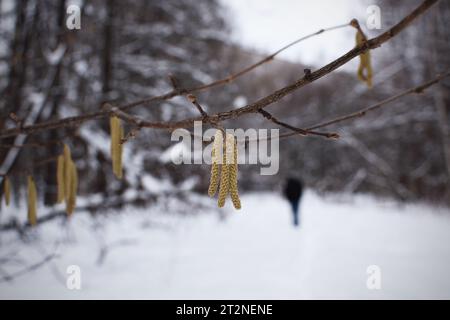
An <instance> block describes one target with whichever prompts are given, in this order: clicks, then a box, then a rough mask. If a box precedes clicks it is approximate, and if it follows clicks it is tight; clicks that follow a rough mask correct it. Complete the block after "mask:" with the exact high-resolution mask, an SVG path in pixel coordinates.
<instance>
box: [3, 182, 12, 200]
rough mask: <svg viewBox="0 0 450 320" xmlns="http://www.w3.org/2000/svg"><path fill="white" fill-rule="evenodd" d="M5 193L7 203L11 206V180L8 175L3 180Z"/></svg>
mask: <svg viewBox="0 0 450 320" xmlns="http://www.w3.org/2000/svg"><path fill="white" fill-rule="evenodd" d="M3 194H4V196H5V204H6V205H7V206H9V202H10V199H11V182H10V181H9V178H8V176H6V177H5V179H4V180H3Z"/></svg>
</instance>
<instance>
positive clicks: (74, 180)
mask: <svg viewBox="0 0 450 320" xmlns="http://www.w3.org/2000/svg"><path fill="white" fill-rule="evenodd" d="M68 166H69V170H70V185H69V190H68V194H69V197H68V199H67V202H66V212H67V215H68V216H70V215H71V214H72V213H73V210H74V209H75V205H76V200H77V189H78V173H77V167H76V166H75V163H74V162H73V161H70V163H69V164H68Z"/></svg>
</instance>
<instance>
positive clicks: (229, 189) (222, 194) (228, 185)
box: [217, 133, 241, 209]
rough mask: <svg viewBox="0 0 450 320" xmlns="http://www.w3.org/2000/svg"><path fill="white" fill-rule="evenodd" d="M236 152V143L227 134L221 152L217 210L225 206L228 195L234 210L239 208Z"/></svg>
mask: <svg viewBox="0 0 450 320" xmlns="http://www.w3.org/2000/svg"><path fill="white" fill-rule="evenodd" d="M237 157H238V150H237V143H236V140H235V138H234V136H233V135H232V134H229V133H228V134H227V135H226V138H225V152H223V160H222V161H223V162H222V170H221V174H220V187H219V197H218V201H217V204H218V206H219V208H221V207H223V206H224V205H225V200H226V198H227V196H228V194H230V196H231V200H232V202H233V205H234V207H235V208H236V209H240V208H241V201H240V199H239V193H238V186H237V171H238V164H237Z"/></svg>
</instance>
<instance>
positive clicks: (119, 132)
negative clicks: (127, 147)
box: [110, 116, 123, 179]
mask: <svg viewBox="0 0 450 320" xmlns="http://www.w3.org/2000/svg"><path fill="white" fill-rule="evenodd" d="M110 134H111V160H112V165H113V173H114V175H115V176H116V177H117V178H118V179H122V171H123V170H122V148H123V147H122V139H123V128H122V126H121V124H120V119H119V118H117V117H116V116H112V117H110Z"/></svg>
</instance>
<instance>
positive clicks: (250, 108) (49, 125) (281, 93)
mask: <svg viewBox="0 0 450 320" xmlns="http://www.w3.org/2000/svg"><path fill="white" fill-rule="evenodd" d="M437 1H438V0H425V1H424V2H423V3H422V4H421V5H419V6H418V7H417V8H416V9H415V10H413V11H412V12H411V13H410V14H409V15H407V16H406V17H405V18H403V19H402V20H401V21H400V22H399V23H397V24H396V25H394V26H393V27H392V28H390V29H389V30H387V31H386V32H384V33H382V34H381V35H379V36H377V37H375V38H373V39H370V40H368V41H367V42H365V43H364V44H362V45H360V46H357V47H355V48H353V49H352V50H350V51H349V52H347V53H346V54H344V55H343V56H341V57H339V58H338V59H336V60H334V61H332V62H331V63H329V64H327V65H325V66H324V67H322V68H320V69H319V70H317V71H314V72H311V73H308V74H305V76H303V77H302V78H300V79H298V80H297V81H295V82H294V83H292V84H290V85H288V86H286V87H284V88H281V89H279V90H277V91H275V92H273V93H272V94H269V95H268V96H266V97H264V98H262V99H259V100H257V101H255V102H253V103H252V104H249V105H247V106H244V107H241V108H238V109H234V110H230V111H225V112H220V113H217V114H214V115H209V116H207V117H204V116H201V117H196V118H191V119H185V120H181V121H175V122H149V121H146V122H145V125H144V126H145V127H149V128H156V129H175V128H187V127H191V126H192V125H193V123H194V121H202V120H203V121H204V122H206V123H218V122H219V121H223V120H227V119H236V118H238V117H240V116H242V115H244V114H249V113H256V112H258V111H259V110H261V109H263V108H265V107H267V106H268V105H271V104H273V103H275V102H277V101H279V100H281V99H282V98H283V97H285V96H286V95H288V94H291V93H292V92H294V91H296V90H298V89H300V88H302V87H304V86H306V85H307V84H309V83H312V82H314V81H316V80H317V79H320V78H322V77H324V76H325V75H327V74H329V73H331V72H332V71H334V70H336V69H337V68H339V67H341V66H342V65H344V64H346V63H347V62H349V61H350V60H352V59H353V58H355V57H357V56H359V55H360V54H362V53H364V52H366V51H367V50H370V49H375V48H378V47H380V46H381V45H382V44H383V43H385V42H387V41H388V40H390V39H392V38H393V37H395V36H396V35H398V34H399V33H400V32H401V31H403V30H404V29H405V28H406V27H407V26H409V25H410V24H411V22H412V21H414V20H415V19H416V18H417V17H419V16H420V15H421V14H423V13H424V12H425V11H426V10H428V9H429V8H430V7H431V6H432V5H434V4H435V3H436V2H437ZM280 50H283V48H282V49H280ZM269 57H270V56H269ZM243 71H245V69H244V70H243ZM225 82H227V81H225ZM220 84H222V83H220ZM203 87H205V86H201V87H197V88H193V89H190V90H189V91H188V90H175V89H174V90H172V91H170V92H168V93H166V94H163V95H160V96H155V97H150V98H148V99H143V100H140V101H136V102H133V103H129V104H127V105H124V106H120V107H117V109H120V110H122V111H125V110H128V109H131V108H134V107H136V106H139V105H145V104H148V103H152V102H157V101H163V100H168V99H171V98H173V97H175V96H178V95H180V94H187V93H192V92H195V91H199V90H203ZM109 114H110V111H108V110H103V111H99V112H94V113H89V114H84V115H80V116H76V117H68V118H64V119H60V120H54V121H46V122H41V123H37V124H34V125H28V126H23V127H22V128H20V127H19V128H13V129H8V130H4V131H3V132H0V138H7V137H11V136H15V135H18V134H21V133H26V134H30V133H34V132H40V131H43V130H50V129H57V128H61V127H66V126H70V125H78V124H80V123H82V122H84V121H87V120H93V119H99V118H102V117H105V116H107V115H109Z"/></svg>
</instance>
